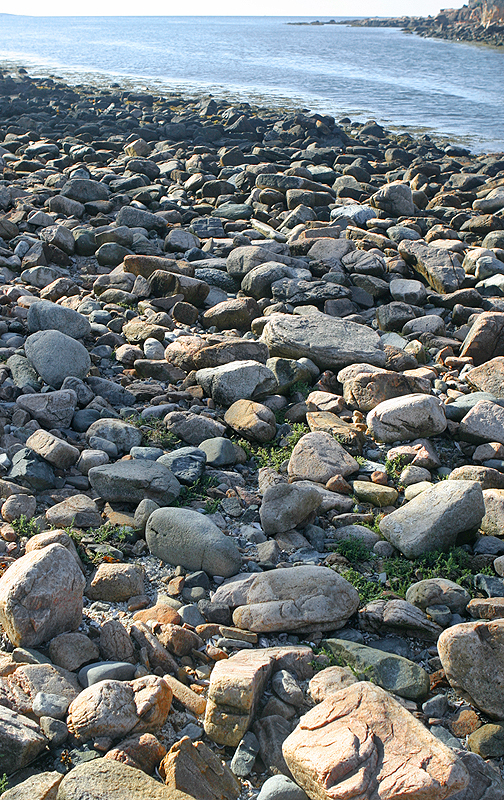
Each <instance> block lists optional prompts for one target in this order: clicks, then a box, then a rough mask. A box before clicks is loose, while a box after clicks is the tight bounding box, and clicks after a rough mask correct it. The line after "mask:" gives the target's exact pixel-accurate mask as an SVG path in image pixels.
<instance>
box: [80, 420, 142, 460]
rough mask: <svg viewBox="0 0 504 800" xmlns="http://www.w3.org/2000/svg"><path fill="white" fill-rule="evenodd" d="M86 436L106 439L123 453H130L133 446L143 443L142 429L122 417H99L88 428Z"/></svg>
mask: <svg viewBox="0 0 504 800" xmlns="http://www.w3.org/2000/svg"><path fill="white" fill-rule="evenodd" d="M86 436H87V438H88V440H91V439H92V438H93V437H98V438H99V439H106V440H107V441H109V442H112V443H113V444H115V446H116V447H117V450H118V452H121V453H129V452H130V450H131V448H132V447H138V446H139V445H140V444H141V443H142V431H140V430H138V428H135V426H134V425H129V423H127V422H123V420H120V419H97V420H96V422H93V423H92V424H91V425H90V426H89V428H88V429H87V431H86Z"/></svg>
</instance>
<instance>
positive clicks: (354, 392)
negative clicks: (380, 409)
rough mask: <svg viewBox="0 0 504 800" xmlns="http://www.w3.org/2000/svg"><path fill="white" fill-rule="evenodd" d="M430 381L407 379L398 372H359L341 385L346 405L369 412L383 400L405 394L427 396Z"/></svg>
mask: <svg viewBox="0 0 504 800" xmlns="http://www.w3.org/2000/svg"><path fill="white" fill-rule="evenodd" d="M430 390H431V383H430V381H428V380H426V379H425V378H415V377H407V376H406V375H402V374H401V373H398V372H375V373H370V372H361V373H360V374H359V375H356V376H355V377H354V378H350V379H349V380H346V381H345V382H344V384H343V397H344V399H345V402H346V404H347V405H349V406H350V407H351V408H353V407H356V408H358V409H359V411H366V412H367V411H371V410H372V409H373V408H374V407H375V406H377V405H378V404H379V403H382V402H383V401H384V400H390V399H391V398H392V397H402V396H403V395H407V394H415V393H421V394H429V393H430Z"/></svg>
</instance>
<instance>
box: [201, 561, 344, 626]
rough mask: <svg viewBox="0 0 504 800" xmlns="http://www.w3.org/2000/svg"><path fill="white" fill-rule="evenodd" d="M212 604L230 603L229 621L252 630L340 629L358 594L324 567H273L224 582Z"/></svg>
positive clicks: (339, 576)
mask: <svg viewBox="0 0 504 800" xmlns="http://www.w3.org/2000/svg"><path fill="white" fill-rule="evenodd" d="M213 602H214V603H224V604H225V605H227V606H230V607H231V608H234V609H235V610H234V612H233V623H234V625H235V626H236V627H237V628H242V629H245V630H249V631H255V632H256V633H273V632H276V631H293V632H296V633H309V632H310V631H314V630H335V629H337V628H342V627H343V626H344V625H345V623H346V621H347V620H348V619H349V617H351V616H352V614H354V613H355V611H356V610H357V607H358V605H359V595H358V594H357V591H356V590H355V589H354V587H353V586H352V585H351V584H350V583H349V582H348V581H347V580H345V579H344V578H342V577H341V575H338V573H337V572H334V570H332V569H329V568H328V567H315V566H302V567H296V569H288V568H285V569H274V570H271V571H270V572H263V573H260V574H258V575H250V576H247V577H245V578H243V579H241V580H235V581H233V582H231V583H227V584H223V585H222V586H221V587H219V589H218V590H217V591H216V593H215V595H214V597H213Z"/></svg>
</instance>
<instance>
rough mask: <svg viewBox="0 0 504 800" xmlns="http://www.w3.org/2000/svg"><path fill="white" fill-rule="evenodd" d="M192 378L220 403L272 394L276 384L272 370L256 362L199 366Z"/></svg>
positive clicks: (225, 403) (231, 402)
mask: <svg viewBox="0 0 504 800" xmlns="http://www.w3.org/2000/svg"><path fill="white" fill-rule="evenodd" d="M195 378H196V382H197V383H198V384H199V385H200V386H201V387H202V388H203V391H204V392H205V393H206V394H207V395H209V396H210V397H212V399H213V400H214V401H215V402H216V403H219V404H220V405H223V406H230V405H232V404H233V403H235V402H236V401H237V400H253V399H255V398H259V397H263V396H264V395H267V394H272V393H273V392H274V391H275V389H276V385H277V382H276V379H275V376H274V374H273V373H272V372H271V370H270V369H268V367H266V366H265V365H264V364H260V363H259V362H258V361H232V362H231V363H229V364H223V365H222V366H220V367H209V368H208V369H199V370H198V371H197V372H196V376H195Z"/></svg>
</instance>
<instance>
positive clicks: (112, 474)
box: [88, 459, 180, 505]
mask: <svg viewBox="0 0 504 800" xmlns="http://www.w3.org/2000/svg"><path fill="white" fill-rule="evenodd" d="M88 478H89V482H90V484H91V486H92V487H93V489H94V491H95V492H97V493H98V494H99V495H100V497H102V498H103V499H104V500H108V502H109V503H132V504H133V503H134V504H138V503H140V502H141V501H142V500H144V499H148V500H154V501H155V502H156V503H158V504H159V505H168V504H169V503H171V502H172V501H173V500H175V499H176V498H177V497H178V496H179V494H180V483H179V482H178V480H177V479H176V478H175V476H174V475H173V473H172V472H170V470H169V469H168V467H165V466H163V464H160V463H159V462H157V461H146V460H145V459H133V460H131V461H116V462H115V464H102V465H101V466H99V467H91V469H90V470H89V472H88Z"/></svg>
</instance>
